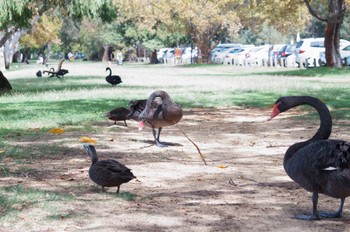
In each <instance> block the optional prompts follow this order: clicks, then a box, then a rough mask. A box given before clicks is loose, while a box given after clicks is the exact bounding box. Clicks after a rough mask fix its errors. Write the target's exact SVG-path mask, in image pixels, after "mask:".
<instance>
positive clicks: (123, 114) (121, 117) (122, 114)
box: [106, 107, 130, 126]
mask: <svg viewBox="0 0 350 232" xmlns="http://www.w3.org/2000/svg"><path fill="white" fill-rule="evenodd" d="M129 113H130V111H129V110H128V109H127V108H125V107H117V108H114V109H112V110H111V111H109V112H107V113H106V117H107V118H108V119H110V120H112V121H114V125H115V124H117V121H124V126H128V124H126V120H128V119H129V118H128V117H127V115H128V114H129Z"/></svg>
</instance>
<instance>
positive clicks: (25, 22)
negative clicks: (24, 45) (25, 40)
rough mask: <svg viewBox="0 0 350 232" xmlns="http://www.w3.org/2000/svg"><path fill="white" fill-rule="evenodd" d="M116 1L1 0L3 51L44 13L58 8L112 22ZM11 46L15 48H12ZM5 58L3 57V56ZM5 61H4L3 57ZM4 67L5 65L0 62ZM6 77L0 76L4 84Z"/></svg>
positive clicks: (0, 42)
mask: <svg viewBox="0 0 350 232" xmlns="http://www.w3.org/2000/svg"><path fill="white" fill-rule="evenodd" d="M111 1H112V0H100V1H95V0H65V1H62V0H50V1H41V0H16V1H13V0H1V1H0V12H1V14H0V51H2V50H3V46H4V45H5V43H8V42H11V43H13V44H15V43H17V41H18V40H19V39H20V37H21V36H22V35H23V34H24V32H26V31H28V30H29V29H31V27H32V26H33V25H34V24H35V22H36V21H37V20H38V19H39V18H40V17H41V15H42V14H43V13H44V12H47V11H52V10H57V11H59V12H60V13H61V14H62V15H66V16H68V17H72V18H74V19H77V20H79V19H82V18H83V17H84V16H87V17H98V18H101V19H102V20H104V21H111V18H112V17H113V16H115V14H114V12H115V11H114V8H113V7H112V4H111ZM10 49H11V47H10ZM0 57H3V56H0ZM0 62H1V63H4V60H0ZM0 67H1V65H0ZM1 79H6V78H5V77H4V76H0V83H4V80H1Z"/></svg>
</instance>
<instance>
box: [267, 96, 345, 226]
mask: <svg viewBox="0 0 350 232" xmlns="http://www.w3.org/2000/svg"><path fill="white" fill-rule="evenodd" d="M299 105H310V106H312V107H314V108H315V109H316V110H317V112H318V114H319V115H320V121H321V123H320V127H319V129H318V131H317V132H316V133H315V135H314V136H313V137H312V138H311V139H309V140H306V141H304V142H299V143H296V144H293V145H292V146H290V147H289V148H288V150H287V151H286V154H285V156H284V162H283V165H284V169H285V170H286V173H287V174H288V175H289V176H290V178H291V179H293V180H294V181H295V182H296V183H298V184H299V185H300V186H301V187H303V188H304V189H306V190H307V191H310V192H312V193H313V195H312V202H313V212H312V215H311V216H306V215H298V216H297V218H298V219H307V220H315V219H319V218H320V217H341V216H342V211H343V205H344V201H345V198H346V197H348V196H350V143H348V142H346V141H342V140H330V139H328V138H329V136H330V134H331V131H332V118H331V115H330V112H329V110H328V108H327V106H326V105H325V104H324V103H322V102H321V101H320V100H318V99H316V98H313V97H309V96H301V97H293V96H292V97H282V98H279V99H278V100H277V101H276V103H275V107H274V110H273V112H272V113H271V119H272V118H273V117H275V116H277V115H278V114H279V113H282V112H284V111H287V110H289V109H291V108H293V107H296V106H299ZM319 193H323V194H326V195H328V196H330V197H333V198H339V199H340V200H341V202H340V207H339V210H338V211H337V212H336V213H321V212H320V213H319V212H318V210H317V202H318V194H319Z"/></svg>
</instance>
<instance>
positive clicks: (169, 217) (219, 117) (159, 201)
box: [0, 108, 350, 232]
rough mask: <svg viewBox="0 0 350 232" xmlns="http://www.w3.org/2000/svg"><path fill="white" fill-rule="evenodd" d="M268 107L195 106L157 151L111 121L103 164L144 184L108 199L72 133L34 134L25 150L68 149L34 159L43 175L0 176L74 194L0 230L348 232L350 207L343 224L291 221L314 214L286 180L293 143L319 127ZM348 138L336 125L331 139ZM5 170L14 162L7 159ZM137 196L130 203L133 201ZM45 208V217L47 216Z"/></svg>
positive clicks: (147, 138) (131, 125) (29, 210)
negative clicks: (113, 164) (121, 167)
mask: <svg viewBox="0 0 350 232" xmlns="http://www.w3.org/2000/svg"><path fill="white" fill-rule="evenodd" d="M270 110H271V109H266V110H256V109H241V108H222V109H216V110H212V109H191V110H185V115H184V117H183V119H182V121H181V122H180V123H179V124H178V126H179V127H180V128H181V130H183V131H184V132H185V133H186V135H187V136H188V137H189V138H191V139H192V140H193V141H194V142H195V143H196V144H197V145H198V147H199V148H200V149H201V152H202V153H203V155H204V156H205V160H206V162H207V164H208V165H204V163H203V161H202V160H201V158H200V156H199V153H198V152H197V150H196V148H195V147H194V145H193V144H192V143H191V142H190V141H189V140H188V139H187V138H186V137H185V136H184V135H183V134H182V132H181V131H180V130H179V129H178V128H177V127H176V126H173V127H168V128H165V129H163V132H162V136H161V140H162V141H166V142H170V143H172V146H169V147H166V148H158V147H155V146H153V145H152V134H151V130H150V129H147V128H146V129H144V130H143V131H138V130H137V123H136V122H132V121H130V122H128V127H124V126H122V123H120V125H112V122H108V121H107V120H106V122H104V123H101V124H99V125H95V126H96V128H98V131H99V133H94V134H91V135H88V136H91V137H92V138H95V139H96V140H97V144H96V149H97V152H98V154H99V156H100V158H101V159H104V158H114V159H117V160H119V161H120V162H122V163H124V164H125V165H127V166H128V167H130V168H131V169H132V170H133V173H134V174H135V175H136V176H137V177H138V179H139V181H140V182H138V181H131V182H129V183H127V184H124V185H122V186H121V193H120V195H119V196H118V195H116V194H115V191H116V188H108V189H107V192H105V193H101V192H100V188H98V187H97V186H96V185H95V184H94V183H93V182H92V181H90V180H89V178H88V176H87V170H88V168H89V165H90V161H89V159H87V155H86V153H85V151H84V150H83V149H82V148H81V144H79V142H78V141H77V138H79V136H80V134H77V133H75V132H74V131H71V132H66V133H65V134H64V136H62V135H50V136H48V137H45V138H42V137H33V138H31V140H30V141H26V140H23V139H21V138H19V139H18V141H17V143H18V144H19V145H24V144H26V143H29V142H30V143H33V144H36V143H38V144H40V143H43V142H46V143H55V144H58V145H62V143H64V142H65V141H68V142H69V144H71V145H70V147H69V149H67V150H66V151H65V152H62V153H59V154H57V156H56V157H46V158H45V159H41V160H40V161H38V162H32V163H31V164H30V165H31V167H32V168H33V167H34V168H35V169H38V170H40V171H39V172H33V173H27V175H25V176H18V177H6V178H1V186H11V185H22V186H26V187H32V188H33V187H35V188H39V189H45V190H48V191H52V192H56V193H60V194H68V195H72V196H74V198H75V200H73V201H67V202H64V201H63V202H62V201H57V202H55V201H52V202H49V204H52V205H51V207H52V209H51V211H50V210H47V209H46V208H47V206H42V205H41V204H36V205H35V206H30V207H23V209H21V212H20V213H19V219H20V220H18V221H16V222H10V221H8V222H4V223H3V225H1V227H0V231H150V232H151V231H152V232H155V231H200V232H204V231H347V230H348V231H350V229H348V228H350V225H349V224H350V210H349V207H348V205H347V204H345V209H344V216H343V218H342V219H323V220H319V221H313V222H309V221H299V220H295V219H293V218H292V217H293V216H294V215H295V214H298V213H309V212H311V199H310V193H308V192H306V191H305V190H303V189H301V188H300V187H298V185H296V184H295V183H294V182H293V181H291V180H290V179H289V177H288V176H287V175H286V173H285V171H284V170H283V167H282V160H283V154H284V152H285V150H286V149H287V148H288V146H290V145H291V144H293V143H295V142H297V141H300V140H303V139H306V138H308V137H310V136H311V135H312V133H314V132H315V128H316V127H317V126H318V122H309V121H296V120H295V119H293V120H292V119H290V118H289V116H291V115H293V114H296V113H297V112H296V111H293V112H290V113H286V114H284V115H281V116H280V117H278V118H276V119H274V120H273V121H270V122H267V121H266V119H267V115H268V114H269V113H270ZM345 134H348V131H347V130H346V128H343V127H338V126H337V125H335V128H334V130H333V137H334V138H343V139H350V138H347V137H344V136H343V135H345ZM5 162H7V163H8V164H14V165H15V162H16V161H15V160H11V159H6V160H5ZM128 197H132V198H133V199H132V200H128V199H127V198H128ZM338 206H339V201H338V200H337V199H331V198H329V197H326V196H323V195H321V197H320V202H319V209H320V210H325V211H335V210H337V209H338ZM42 207H44V208H45V207H46V208H45V209H46V210H42V209H41V208H42Z"/></svg>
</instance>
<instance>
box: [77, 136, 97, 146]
mask: <svg viewBox="0 0 350 232" xmlns="http://www.w3.org/2000/svg"><path fill="white" fill-rule="evenodd" d="M79 142H82V143H93V144H96V140H95V139H92V138H90V137H86V136H83V137H80V139H79Z"/></svg>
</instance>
